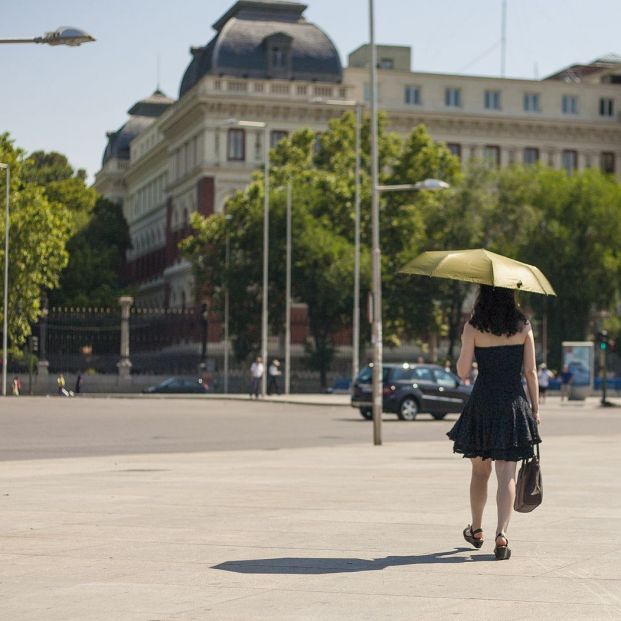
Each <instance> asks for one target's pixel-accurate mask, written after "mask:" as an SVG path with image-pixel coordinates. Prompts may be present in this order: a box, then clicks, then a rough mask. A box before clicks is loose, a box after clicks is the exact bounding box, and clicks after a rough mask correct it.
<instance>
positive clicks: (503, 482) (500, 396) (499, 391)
mask: <svg viewBox="0 0 621 621" xmlns="http://www.w3.org/2000/svg"><path fill="white" fill-rule="evenodd" d="M461 340H462V347H461V353H460V356H459V360H458V362H457V373H458V374H459V376H460V377H461V378H462V379H464V380H465V379H466V378H467V377H468V375H469V373H470V371H471V369H472V362H473V359H475V358H476V361H477V364H478V370H479V374H478V377H477V381H476V383H475V385H474V387H473V389H472V393H471V394H470V397H469V398H468V401H467V402H466V404H465V405H464V408H463V410H462V413H461V415H460V416H459V418H458V420H457V422H456V423H455V425H454V426H453V428H452V429H451V430H450V431H449V432H448V434H447V435H448V437H449V438H450V439H451V440H453V442H454V444H453V451H454V452H455V453H461V454H462V455H463V456H464V457H467V458H469V459H470V461H471V464H472V476H471V480H470V508H471V513H472V520H471V522H470V524H468V526H466V528H465V529H464V531H463V536H464V539H465V540H466V541H467V542H468V543H470V544H472V545H473V546H474V547H475V548H480V547H481V546H482V545H483V526H482V519H483V510H484V508H485V503H486V500H487V483H488V480H489V478H490V476H491V474H492V462H494V466H495V470H496V479H497V481H498V491H497V494H496V504H497V512H498V521H497V525H496V538H495V547H494V555H495V556H496V559H498V560H503V559H508V558H509V557H510V556H511V550H510V548H509V540H508V539H507V528H508V526H509V520H510V518H511V512H512V511H513V503H514V500H515V470H516V464H517V462H518V461H520V460H522V459H527V458H530V457H533V456H534V451H533V446H534V445H535V444H538V443H539V442H541V438H540V436H539V430H538V428H537V426H538V424H539V422H540V417H539V403H538V402H537V399H535V400H534V401H533V400H531V402H530V403H529V401H528V400H527V398H526V394H525V392H524V388H523V387H522V381H521V371H522V368H524V374H525V376H526V381H527V385H528V390H529V393H530V394H531V395H536V394H537V392H538V389H537V365H536V362H535V342H534V338H533V331H532V326H531V324H530V322H529V321H528V319H527V318H526V316H525V315H524V314H523V313H522V312H521V311H520V309H519V308H518V306H517V304H516V301H515V292H514V291H513V289H504V288H501V287H491V286H488V285H481V286H480V289H479V293H478V297H477V300H476V303H475V307H474V312H473V314H472V317H471V318H470V320H469V321H468V323H466V325H465V326H464V331H463V334H462V337H461Z"/></svg>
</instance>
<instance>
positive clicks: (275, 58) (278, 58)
mask: <svg viewBox="0 0 621 621" xmlns="http://www.w3.org/2000/svg"><path fill="white" fill-rule="evenodd" d="M271 60H272V67H273V68H274V69H278V68H281V67H284V66H285V65H286V62H287V58H286V55H285V50H283V49H282V48H280V47H273V48H272V59H271Z"/></svg>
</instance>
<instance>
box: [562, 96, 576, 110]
mask: <svg viewBox="0 0 621 621" xmlns="http://www.w3.org/2000/svg"><path fill="white" fill-rule="evenodd" d="M561 109H562V111H563V114H578V97H577V96H576V95H563V98H562V100H561Z"/></svg>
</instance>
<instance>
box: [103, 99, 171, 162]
mask: <svg viewBox="0 0 621 621" xmlns="http://www.w3.org/2000/svg"><path fill="white" fill-rule="evenodd" d="M174 101H175V100H174V99H171V98H170V97H167V96H166V95H164V93H162V91H160V90H159V89H157V90H156V91H154V92H153V94H152V95H149V97H145V98H144V99H141V100H140V101H137V102H136V103H135V104H134V105H133V106H132V107H131V108H130V109H129V110H128V111H127V113H128V114H129V115H130V116H129V119H128V120H127V122H126V123H124V124H123V125H122V126H121V127H120V129H118V130H117V131H115V132H108V133H107V134H106V135H107V136H108V144H107V145H106V150H105V151H104V154H103V159H102V164H105V163H106V162H107V161H108V160H109V159H110V158H113V157H115V158H118V159H121V160H128V159H129V143H130V142H131V141H132V140H133V139H134V138H135V137H136V136H137V135H138V134H139V133H140V132H142V131H144V130H145V129H146V128H147V127H149V125H151V123H153V121H155V119H156V118H157V117H158V116H160V114H162V112H164V110H166V108H168V107H169V106H170V105H171V104H173V103H174Z"/></svg>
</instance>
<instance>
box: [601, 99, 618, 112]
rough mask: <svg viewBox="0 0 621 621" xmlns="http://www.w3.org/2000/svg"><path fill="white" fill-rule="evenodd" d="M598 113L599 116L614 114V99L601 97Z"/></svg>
mask: <svg viewBox="0 0 621 621" xmlns="http://www.w3.org/2000/svg"><path fill="white" fill-rule="evenodd" d="M599 115H600V116H614V115H615V100H614V99H612V98H611V97H601V98H600V100H599Z"/></svg>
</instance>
